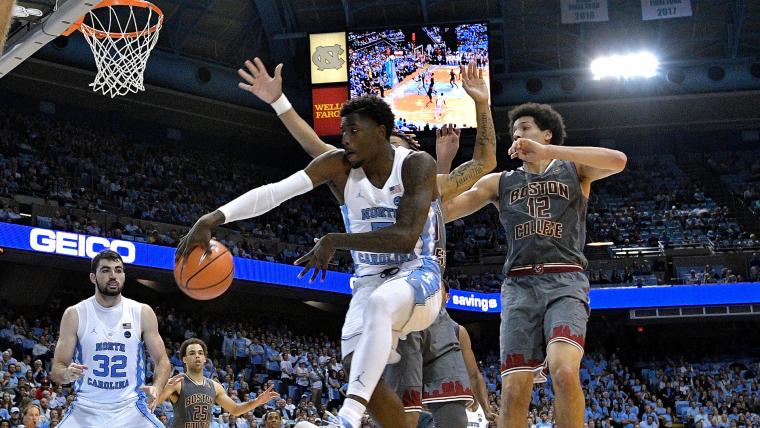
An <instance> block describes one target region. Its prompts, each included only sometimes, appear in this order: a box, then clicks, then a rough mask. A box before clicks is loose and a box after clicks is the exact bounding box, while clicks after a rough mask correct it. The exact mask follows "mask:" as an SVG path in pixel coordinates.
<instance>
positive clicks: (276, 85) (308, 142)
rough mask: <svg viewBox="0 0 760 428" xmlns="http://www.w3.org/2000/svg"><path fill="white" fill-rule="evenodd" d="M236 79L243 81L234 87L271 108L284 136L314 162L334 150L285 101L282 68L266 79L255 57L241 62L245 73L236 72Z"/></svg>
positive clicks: (333, 147)
mask: <svg viewBox="0 0 760 428" xmlns="http://www.w3.org/2000/svg"><path fill="white" fill-rule="evenodd" d="M238 75H240V77H241V78H242V79H243V80H245V83H244V82H240V83H238V87H239V88H240V89H242V90H244V91H248V92H250V93H252V94H253V95H256V96H257V97H259V99H260V100H261V101H264V102H265V103H268V104H269V105H271V106H272V108H273V109H274V111H275V113H277V117H279V118H280V120H281V121H282V123H283V124H284V125H285V127H286V128H288V132H290V135H292V136H293V138H295V139H296V141H298V144H300V145H301V147H302V148H303V149H304V150H305V151H306V153H308V154H309V156H311V157H313V158H315V157H317V156H319V155H321V154H323V153H327V152H329V151H331V150H335V146H332V145H330V144H327V143H325V142H324V141H322V139H321V138H319V136H318V135H317V133H316V132H314V129H312V128H311V126H309V124H308V123H306V121H305V120H303V119H302V118H301V116H299V115H298V113H296V110H295V109H294V108H293V106H292V105H291V104H290V102H289V101H288V99H287V97H285V94H284V93H283V92H282V64H278V65H277V67H275V68H274V76H270V75H269V72H268V71H267V68H266V66H265V65H264V62H262V61H261V59H259V58H258V57H256V58H254V59H253V61H246V62H245V70H244V69H242V68H241V69H238Z"/></svg>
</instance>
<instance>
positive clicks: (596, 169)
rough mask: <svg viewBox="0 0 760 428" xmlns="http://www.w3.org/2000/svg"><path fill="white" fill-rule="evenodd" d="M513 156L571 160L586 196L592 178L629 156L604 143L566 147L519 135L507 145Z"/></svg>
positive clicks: (616, 167)
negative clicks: (599, 145)
mask: <svg viewBox="0 0 760 428" xmlns="http://www.w3.org/2000/svg"><path fill="white" fill-rule="evenodd" d="M509 155H510V157H511V158H512V159H515V158H519V159H521V160H523V161H526V162H537V161H540V160H549V159H559V160H566V161H570V162H573V163H574V164H575V167H576V168H577V170H578V178H579V179H580V181H581V187H582V188H583V194H584V195H585V196H586V197H588V196H589V193H590V192H591V182H592V181H596V180H600V179H602V178H605V177H609V176H610V175H614V174H617V173H619V172H621V171H622V170H624V169H625V165H626V163H628V157H626V155H625V153H623V152H620V151H617V150H612V149H605V148H603V147H565V146H555V145H553V144H551V145H545V144H540V143H538V142H536V141H533V140H529V139H527V138H518V139H517V140H515V142H514V143H512V146H511V147H510V148H509Z"/></svg>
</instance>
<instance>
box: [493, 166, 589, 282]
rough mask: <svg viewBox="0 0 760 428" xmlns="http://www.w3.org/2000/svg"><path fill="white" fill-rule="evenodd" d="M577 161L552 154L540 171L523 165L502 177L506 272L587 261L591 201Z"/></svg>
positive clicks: (500, 192) (502, 221)
mask: <svg viewBox="0 0 760 428" xmlns="http://www.w3.org/2000/svg"><path fill="white" fill-rule="evenodd" d="M587 202H588V200H587V199H586V197H585V196H584V195H583V190H582V188H581V184H580V180H579V179H578V172H577V171H576V169H575V164H573V163H572V162H570V161H564V160H553V161H552V162H551V163H550V164H549V165H548V166H547V168H546V170H545V171H544V172H543V173H541V174H532V173H529V172H526V171H525V170H523V168H518V169H516V170H514V171H505V172H503V173H502V174H501V177H500V180H499V220H500V221H501V224H502V226H504V231H505V232H506V233H507V244H508V245H507V246H508V250H507V258H506V260H505V262H504V272H505V273H506V272H509V270H510V269H511V268H513V267H516V266H524V265H528V266H530V265H533V264H538V263H543V264H547V263H563V264H574V265H578V266H581V267H584V268H585V267H586V264H587V261H586V257H585V256H584V255H583V246H584V244H585V240H586V205H587Z"/></svg>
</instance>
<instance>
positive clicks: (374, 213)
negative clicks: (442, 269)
mask: <svg viewBox="0 0 760 428" xmlns="http://www.w3.org/2000/svg"><path fill="white" fill-rule="evenodd" d="M410 153H411V151H410V150H409V149H405V148H402V147H397V148H395V149H394V159H393V167H392V170H391V174H390V176H389V177H388V179H387V180H386V182H385V183H384V185H383V187H382V188H377V187H375V186H374V185H373V184H372V183H371V182H370V181H369V179H368V178H367V176H366V175H365V174H364V170H363V169H361V168H356V169H352V170H351V171H350V173H349V175H348V180H347V181H346V187H345V189H344V192H343V200H344V204H343V205H342V206H341V214H342V215H343V223H344V226H345V227H346V232H347V233H365V232H371V231H374V230H378V229H382V228H383V227H388V226H392V225H394V224H395V223H396V215H397V213H398V207H399V204H400V201H401V199H402V198H403V196H404V183H403V180H402V167H403V164H404V160H405V159H406V157H407V156H408V155H409V154H410ZM440 218H441V216H440V206H439V204H438V202H437V201H433V202H431V207H430V210H429V211H428V213H427V219H426V221H425V226H424V228H423V230H422V233H421V234H420V236H419V239H418V240H417V242H416V245H415V247H414V250H412V251H411V252H409V253H374V252H370V251H361V250H358V251H357V250H355V251H351V256H352V257H353V259H354V272H356V276H357V277H362V276H366V275H375V274H378V273H380V272H382V271H384V270H387V269H390V268H394V267H398V268H402V267H403V266H404V265H405V264H407V263H410V262H417V261H418V259H422V258H427V259H433V260H437V259H438V257H439V256H440V254H438V252H437V251H436V245H437V244H438V243H439V241H438V239H439V235H440V234H439V233H438V229H439V227H440V225H439V223H440ZM409 268H410V267H408V266H407V269H409ZM411 268H414V266H412V267H411Z"/></svg>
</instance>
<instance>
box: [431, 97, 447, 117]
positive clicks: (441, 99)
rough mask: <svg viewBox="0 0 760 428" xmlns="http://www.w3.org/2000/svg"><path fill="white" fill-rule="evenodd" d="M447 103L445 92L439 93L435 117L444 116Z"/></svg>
mask: <svg viewBox="0 0 760 428" xmlns="http://www.w3.org/2000/svg"><path fill="white" fill-rule="evenodd" d="M445 105H446V96H445V94H444V93H443V92H441V94H440V95H438V99H436V100H435V116H434V119H435V120H438V119H440V118H441V117H443V106H445Z"/></svg>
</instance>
